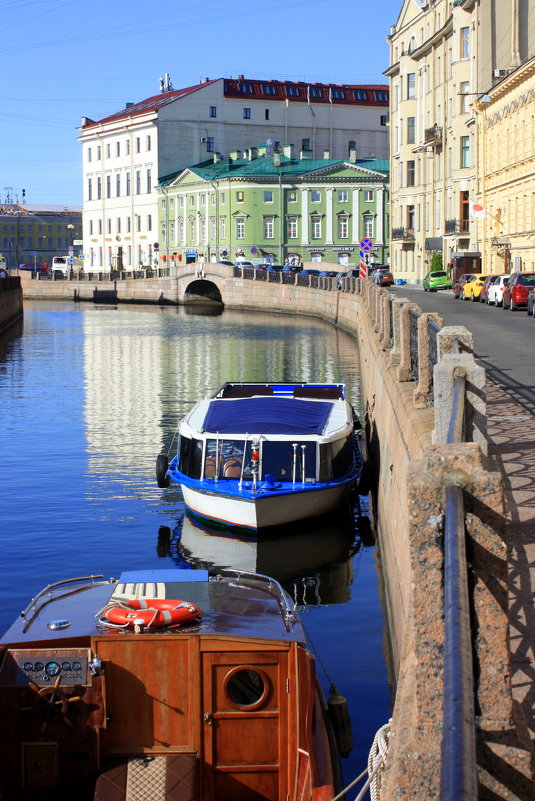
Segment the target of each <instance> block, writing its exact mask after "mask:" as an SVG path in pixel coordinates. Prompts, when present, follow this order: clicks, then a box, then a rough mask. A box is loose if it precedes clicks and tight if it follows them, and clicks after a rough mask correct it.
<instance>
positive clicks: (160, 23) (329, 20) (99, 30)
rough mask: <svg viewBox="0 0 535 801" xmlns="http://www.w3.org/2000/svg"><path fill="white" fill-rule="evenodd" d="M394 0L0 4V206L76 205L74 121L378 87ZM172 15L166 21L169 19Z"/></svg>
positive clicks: (45, 0)
mask: <svg viewBox="0 0 535 801" xmlns="http://www.w3.org/2000/svg"><path fill="white" fill-rule="evenodd" d="M401 6H402V0H379V2H375V3H374V4H369V3H365V2H363V0H301V1H300V0H293V1H292V0H269V2H268V0H259V2H258V3H257V4H256V5H254V6H250V7H249V8H248V7H247V4H244V3H243V0H226V2H225V3H224V4H223V3H221V2H216V0H204V2H203V1H202V0H201V2H196V0H192V3H191V5H188V6H187V7H186V8H185V7H184V3H183V2H182V3H180V4H176V5H175V4H166V5H164V6H159V9H156V6H155V5H154V4H150V3H146V2H141V0H129V2H127V0H106V2H105V0H93V1H92V2H90V3H88V2H87V0H0V11H1V17H0V19H1V22H0V31H1V38H2V45H1V53H2V65H3V70H2V73H1V77H0V100H1V106H0V109H1V111H0V176H1V178H0V201H1V202H5V201H6V199H7V196H8V195H10V196H11V200H12V201H13V202H16V201H17V199H18V200H19V201H21V200H22V190H23V189H25V190H26V202H27V203H37V204H38V203H44V204H61V205H81V204H82V169H81V146H80V144H79V142H78V141H77V136H78V131H77V128H78V126H79V125H80V122H81V118H82V117H84V116H87V117H91V118H92V119H100V118H101V117H104V116H106V115H107V114H109V113H111V112H113V111H116V110H118V109H121V108H123V107H124V105H125V103H127V102H138V101H139V100H143V99H144V98H146V97H150V96H151V95H153V94H157V93H158V92H159V78H160V75H163V74H164V73H166V72H168V73H169V75H170V76H171V80H172V83H173V87H174V88H175V89H179V88H181V87H183V86H191V85H192V84H196V83H198V82H199V80H200V79H203V78H205V77H208V78H220V77H228V76H230V75H238V74H243V75H246V76H248V77H250V78H273V79H276V80H284V79H287V80H308V81H325V82H336V83H387V81H386V79H385V78H384V76H383V75H382V73H383V71H384V70H385V69H386V68H387V67H388V58H389V55H388V46H387V43H386V37H387V35H388V33H389V31H390V26H391V25H393V24H394V23H395V22H396V19H397V16H398V14H399V11H400V9H401ZM173 8H174V9H175V10H172V9H173Z"/></svg>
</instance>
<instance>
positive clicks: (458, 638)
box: [441, 375, 478, 801]
mask: <svg viewBox="0 0 535 801" xmlns="http://www.w3.org/2000/svg"><path fill="white" fill-rule="evenodd" d="M465 391H466V378H465V376H464V375H456V376H455V379H454V390H453V404H452V414H451V418H450V424H449V428H448V436H447V442H448V444H453V443H455V442H462V441H463V430H464V399H465ZM445 489H446V504H445V515H444V696H443V734H442V760H441V801H474V799H476V798H477V787H478V779H477V761H476V736H475V717H474V675H473V664H472V635H471V630H470V604H469V598H468V576H467V567H466V544H465V525H464V499H463V490H462V487H460V486H459V485H456V484H449V485H447V486H446V488H445Z"/></svg>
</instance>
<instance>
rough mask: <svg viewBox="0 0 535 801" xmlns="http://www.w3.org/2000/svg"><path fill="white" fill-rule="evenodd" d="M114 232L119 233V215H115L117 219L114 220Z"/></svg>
mask: <svg viewBox="0 0 535 801" xmlns="http://www.w3.org/2000/svg"><path fill="white" fill-rule="evenodd" d="M115 232H116V233H117V234H120V233H121V218H120V217H117V219H116V220H115Z"/></svg>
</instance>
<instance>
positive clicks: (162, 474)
mask: <svg viewBox="0 0 535 801" xmlns="http://www.w3.org/2000/svg"><path fill="white" fill-rule="evenodd" d="M168 467H169V459H168V458H167V456H166V455H165V453H160V454H158V458H157V459H156V481H157V482H158V486H159V487H161V488H162V489H163V488H164V487H168V486H169V483H170V478H169V476H168V475H167V468H168Z"/></svg>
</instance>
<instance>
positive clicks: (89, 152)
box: [87, 147, 91, 161]
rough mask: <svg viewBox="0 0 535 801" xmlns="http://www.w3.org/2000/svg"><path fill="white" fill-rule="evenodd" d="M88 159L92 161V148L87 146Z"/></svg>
mask: <svg viewBox="0 0 535 801" xmlns="http://www.w3.org/2000/svg"><path fill="white" fill-rule="evenodd" d="M87 160H88V161H91V148H90V147H88V148H87Z"/></svg>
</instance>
